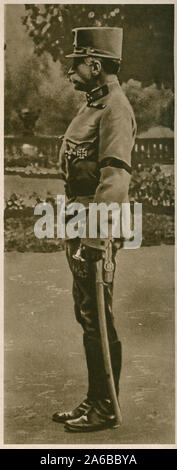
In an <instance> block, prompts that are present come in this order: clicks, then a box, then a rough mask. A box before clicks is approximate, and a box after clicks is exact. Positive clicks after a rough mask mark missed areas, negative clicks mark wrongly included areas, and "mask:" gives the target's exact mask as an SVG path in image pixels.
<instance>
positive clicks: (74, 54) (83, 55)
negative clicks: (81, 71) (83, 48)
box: [65, 52, 87, 59]
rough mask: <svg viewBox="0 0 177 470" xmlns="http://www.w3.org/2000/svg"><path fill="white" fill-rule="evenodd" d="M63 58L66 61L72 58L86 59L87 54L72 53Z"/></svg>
mask: <svg viewBox="0 0 177 470" xmlns="http://www.w3.org/2000/svg"><path fill="white" fill-rule="evenodd" d="M65 57H66V58H67V59H70V58H72V57H87V54H76V53H75V52H73V53H72V54H68V55H65Z"/></svg>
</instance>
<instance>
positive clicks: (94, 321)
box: [66, 238, 121, 400]
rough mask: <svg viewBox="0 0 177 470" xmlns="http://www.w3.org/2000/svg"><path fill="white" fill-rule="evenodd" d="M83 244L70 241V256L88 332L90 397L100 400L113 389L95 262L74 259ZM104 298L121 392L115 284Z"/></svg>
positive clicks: (78, 310) (79, 314) (77, 305)
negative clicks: (107, 371) (104, 345)
mask: <svg viewBox="0 0 177 470" xmlns="http://www.w3.org/2000/svg"><path fill="white" fill-rule="evenodd" d="M79 244H80V239H79V238H76V239H72V240H71V239H70V240H67V242H66V256H67V260H68V263H69V267H70V269H71V272H72V274H73V299H74V311H75V316H76V320H77V321H78V322H79V323H80V324H81V326H82V328H83V331H84V335H83V342H84V347H85V354H86V361H87V367H88V382H89V388H88V398H89V399H92V400H100V399H102V398H109V390H108V385H107V381H106V374H105V369H104V362H103V354H102V346H101V338H100V328H99V321H98V309H97V300H96V272H95V263H93V262H92V261H89V259H88V260H87V261H85V262H83V261H79V260H75V259H73V255H74V254H75V253H76V252H77V250H78V248H79ZM113 253H114V255H113V262H114V265H115V254H116V250H113ZM104 298H105V313H106V321H107V331H108V339H109V346H110V353H111V360H112V368H113V375H114V381H115V386H116V390H117V393H118V389H119V376H120V369H121V343H120V341H119V340H118V336H117V332H116V329H115V326H114V316H113V312H112V300H113V299H112V298H113V282H112V283H110V284H107V285H105V286H104Z"/></svg>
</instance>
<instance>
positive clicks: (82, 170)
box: [53, 27, 136, 432]
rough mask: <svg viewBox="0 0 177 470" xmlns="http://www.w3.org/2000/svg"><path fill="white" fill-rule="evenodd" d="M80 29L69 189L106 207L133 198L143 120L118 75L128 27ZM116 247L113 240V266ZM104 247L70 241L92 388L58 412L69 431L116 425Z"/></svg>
mask: <svg viewBox="0 0 177 470" xmlns="http://www.w3.org/2000/svg"><path fill="white" fill-rule="evenodd" d="M73 33H74V51H73V53H72V54H70V55H68V56H67V57H68V58H72V60H73V63H72V67H71V68H70V69H69V72H68V75H69V77H70V80H71V82H72V83H73V85H74V87H75V89H76V90H82V91H85V92H86V98H87V102H86V104H84V106H83V107H82V108H81V109H80V111H79V112H78V114H77V116H76V117H75V118H74V119H73V121H72V122H71V124H70V125H69V127H68V129H67V131H66V134H65V136H64V140H63V144H62V147H61V153H60V158H61V161H62V168H63V171H64V174H65V180H66V195H67V197H68V199H69V202H70V203H71V202H79V203H82V204H83V205H84V206H85V207H86V209H87V208H88V207H89V203H90V202H95V203H97V204H99V203H101V202H104V203H105V204H106V205H109V204H110V203H115V202H116V203H118V204H121V203H123V202H128V189H129V182H130V177H131V176H130V174H131V151H132V148H133V145H134V140H135V133H136V123H135V118H134V114H133V111H132V108H131V106H130V104H129V102H128V100H127V98H126V97H125V95H124V94H123V92H122V89H121V87H120V84H119V82H118V78H117V74H118V71H119V66H120V61H121V55H122V29H121V28H104V27H98V28H97V27H94V28H76V29H74V30H73ZM110 223H111V221H110ZM117 245H118V243H117V244H116V243H115V242H114V240H112V261H113V263H114V266H115V254H116V249H117ZM119 246H120V243H119ZM78 250H79V251H78ZM105 250H106V241H103V240H102V241H101V240H100V239H99V238H96V239H89V238H87V239H82V240H81V239H79V238H75V239H69V240H67V242H66V254H67V259H68V263H69V266H70V269H71V271H72V274H73V298H74V309H75V315H76V319H77V321H78V322H79V323H80V324H81V326H82V328H83V343H84V348H85V355H86V361H87V368H88V392H87V396H86V398H85V399H84V400H83V402H82V403H81V404H80V405H78V406H77V407H76V408H75V409H74V410H73V411H69V412H62V411H61V412H60V411H59V412H56V413H55V414H54V415H53V420H54V421H57V422H63V423H65V428H66V430H68V431H73V432H75V431H79V432H82V431H95V430H99V429H103V428H106V427H112V426H114V425H115V415H114V410H113V406H112V401H111V399H110V395H109V389H108V384H107V380H106V372H105V367H104V361H103V354H102V346H101V338H100V329H99V322H98V308H97V299H96V277H95V276H96V274H95V261H97V260H98V259H100V257H102V253H104V252H105ZM78 253H79V255H78ZM112 296H113V281H112V282H111V283H106V282H105V285H104V300H105V313H106V321H107V331H108V339H109V347H110V355H111V362H112V370H113V376H114V383H115V388H116V392H117V395H118V393H119V377H120V370H121V343H120V341H119V338H118V335H117V332H116V329H115V326H114V318H113V312H112Z"/></svg>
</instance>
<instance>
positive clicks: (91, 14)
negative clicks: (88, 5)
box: [88, 11, 95, 19]
mask: <svg viewBox="0 0 177 470" xmlns="http://www.w3.org/2000/svg"><path fill="white" fill-rule="evenodd" d="M94 16H95V13H94V11H90V12H89V14H88V18H89V19H92V18H94Z"/></svg>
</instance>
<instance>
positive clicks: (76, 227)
mask: <svg viewBox="0 0 177 470" xmlns="http://www.w3.org/2000/svg"><path fill="white" fill-rule="evenodd" d="M133 209H134V210H133V214H132V213H131V210H130V203H128V202H126V203H122V204H121V205H119V204H118V203H116V202H114V203H110V204H109V205H107V204H105V203H103V202H101V203H99V204H97V203H95V202H91V203H89V206H88V207H87V208H85V206H84V205H83V204H81V203H78V202H73V203H70V204H68V205H67V206H66V201H65V196H64V195H57V213H56V216H55V212H54V207H53V206H52V204H51V203H48V202H41V203H39V204H37V205H36V206H35V209H34V215H38V216H41V217H40V218H39V219H38V220H37V221H36V223H35V225H34V233H35V236H36V237H37V238H39V239H42V238H45V237H47V238H55V236H56V237H57V238H59V239H65V238H76V237H79V238H82V239H83V238H92V239H93V238H100V239H103V238H110V237H111V238H114V239H115V238H116V239H119V238H122V239H123V240H124V242H123V248H125V249H136V248H139V247H140V246H141V242H142V204H141V203H134V204H133ZM55 227H56V230H55ZM132 227H133V228H132ZM55 232H56V235H55Z"/></svg>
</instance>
